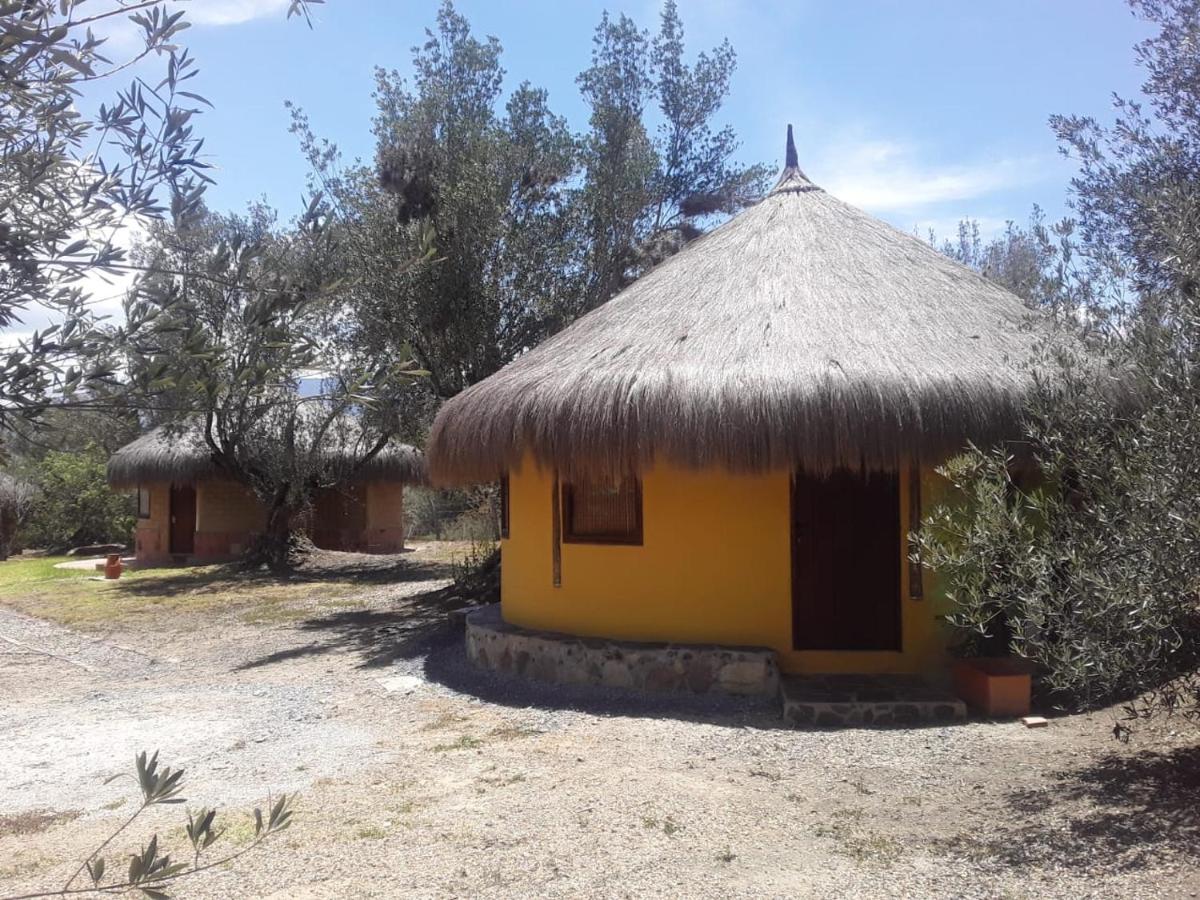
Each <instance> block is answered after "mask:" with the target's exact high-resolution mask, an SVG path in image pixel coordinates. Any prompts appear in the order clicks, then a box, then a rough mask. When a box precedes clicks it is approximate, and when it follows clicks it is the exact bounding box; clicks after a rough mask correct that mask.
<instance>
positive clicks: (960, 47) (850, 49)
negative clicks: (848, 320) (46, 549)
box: [26, 0, 1148, 327]
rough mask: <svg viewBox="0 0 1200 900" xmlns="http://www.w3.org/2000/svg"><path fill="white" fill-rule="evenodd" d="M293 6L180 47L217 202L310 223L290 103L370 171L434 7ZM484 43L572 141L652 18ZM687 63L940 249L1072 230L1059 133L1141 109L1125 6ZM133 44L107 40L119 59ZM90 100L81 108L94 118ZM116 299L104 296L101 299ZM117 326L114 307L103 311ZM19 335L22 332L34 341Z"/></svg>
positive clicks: (812, 36) (1020, 6) (847, 22)
mask: <svg viewBox="0 0 1200 900" xmlns="http://www.w3.org/2000/svg"><path fill="white" fill-rule="evenodd" d="M287 3H288V0H193V2H191V3H189V4H188V8H189V16H190V18H191V19H192V21H193V23H194V26H193V27H192V28H191V29H190V30H189V31H187V32H185V33H184V37H185V38H186V42H187V44H188V46H189V47H190V49H191V51H192V53H193V55H194V56H195V57H196V58H197V60H198V62H199V64H200V70H201V71H200V75H199V76H198V77H197V78H196V79H195V80H194V81H193V82H192V84H193V85H194V87H195V89H196V90H197V91H199V92H200V93H202V94H204V95H205V96H206V97H208V99H209V100H211V101H212V102H213V104H214V106H215V109H213V110H206V111H205V112H204V114H203V116H201V117H200V119H199V120H198V125H197V127H198V128H199V129H200V130H201V131H202V133H203V134H204V135H205V136H206V139H207V141H206V150H207V151H208V152H209V153H210V154H211V159H210V161H211V162H212V163H214V164H215V166H216V170H215V172H214V176H215V178H216V180H217V184H216V186H215V187H214V188H212V189H211V190H210V193H209V197H208V202H209V204H210V206H212V207H214V208H216V209H222V210H224V209H241V208H243V207H244V206H245V204H246V203H247V202H249V201H251V200H253V199H256V198H259V197H266V198H267V200H268V201H270V202H271V203H272V204H274V205H275V206H276V207H278V208H279V209H280V210H281V211H282V212H283V213H284V215H285V216H290V215H292V214H294V213H295V212H296V211H297V210H298V209H299V206H300V200H301V196H302V194H303V191H304V183H305V164H304V161H303V160H302V159H301V157H300V153H299V151H298V149H297V145H296V141H295V138H294V137H293V136H292V135H290V134H289V133H288V123H289V117H288V113H287V111H286V110H285V108H284V101H286V100H289V99H290V100H292V101H293V102H295V103H297V104H298V105H300V106H301V107H302V108H303V109H304V110H305V111H306V112H307V113H308V115H309V117H310V119H311V122H312V125H313V127H314V129H315V130H316V131H317V133H318V134H320V135H322V136H324V137H328V138H331V139H333V140H334V141H335V142H337V143H338V144H339V145H340V146H341V147H342V148H343V150H344V151H345V153H346V155H347V156H349V157H351V158H352V157H355V156H362V157H364V158H368V159H369V158H370V157H371V155H372V152H373V145H372V139H371V134H370V120H371V116H372V113H373V103H372V100H371V89H372V82H373V79H372V72H373V69H374V67H375V66H376V65H382V66H385V67H387V68H395V69H398V70H399V71H400V72H402V73H408V72H409V66H410V59H411V52H410V49H411V47H412V46H413V45H414V44H417V43H419V42H421V41H422V40H423V37H424V29H425V28H426V27H430V26H432V25H433V22H434V18H435V14H436V11H437V2H436V0H328V2H327V4H326V5H324V6H322V7H316V8H315V16H314V18H315V22H314V28H313V30H311V31H310V30H309V29H308V28H306V27H305V26H304V25H303V24H302V23H301V22H300V21H299V20H296V19H293V20H290V21H289V20H287V19H286V18H285V13H286V8H287ZM457 5H458V9H459V10H460V11H461V12H462V13H463V14H465V15H466V17H467V18H468V19H469V21H470V22H471V24H472V26H473V28H474V30H475V32H476V33H477V34H478V35H486V34H491V35H495V36H496V37H497V38H499V39H500V42H501V44H502V45H503V47H504V56H503V62H504V66H505V68H506V69H507V72H508V86H509V87H512V86H515V85H516V84H518V83H519V82H520V81H522V80H529V81H530V82H532V83H533V84H535V85H540V86H542V87H545V88H546V89H547V90H548V91H549V93H550V102H551V105H552V107H553V108H554V109H555V110H556V111H557V112H559V113H560V114H562V115H564V116H566V117H567V119H568V121H569V122H570V123H571V125H572V126H573V127H574V128H576V129H582V128H583V127H584V125H585V123H586V117H587V110H586V108H585V107H584V105H583V103H582V102H581V100H580V97H579V93H578V90H577V88H576V86H575V77H576V75H577V74H578V72H579V71H580V70H581V69H582V68H583V67H584V66H586V65H587V62H588V59H589V54H590V51H591V38H592V32H593V29H594V27H595V25H596V22H597V21H598V20H599V18H600V15H601V12H602V11H603V10H604V9H606V8H607V9H608V10H609V11H610V12H611V13H617V12H625V13H627V14H629V15H630V16H632V17H633V18H634V19H635V20H636V21H637V22H638V23H639V24H641V25H642V26H643V27H645V28H649V29H654V28H656V27H657V22H658V11H659V4H658V2H655V0H505V2H500V0H459V3H458V4H457ZM680 9H681V13H682V16H683V20H684V25H685V30H686V39H687V44H688V50H689V52H690V53H693V54H694V53H695V52H697V51H698V50H700V49H704V48H708V47H711V46H713V45H715V44H717V43H718V42H720V40H721V39H722V38H724V37H728V38H729V39H730V41H731V42H732V43H733V46H734V49H735V50H736V51H737V53H738V59H739V66H738V71H737V73H736V74H735V76H734V81H733V87H732V92H731V95H730V97H729V99H728V101H727V103H726V106H725V109H724V112H723V113H722V115H721V117H720V122H721V123H724V122H728V123H729V124H732V125H733V126H734V128H735V130H736V131H737V133H738V135H739V136H740V138H741V139H742V142H743V145H742V148H741V151H740V152H741V156H742V157H743V158H744V160H746V161H748V162H750V161H766V162H771V163H775V164H777V163H778V162H779V161H780V160H781V159H782V156H783V138H784V130H785V126H786V124H787V123H789V122H791V123H793V124H794V125H795V127H796V136H797V144H798V147H799V155H800V164H801V166H802V167H803V168H804V169H805V171H806V172H807V174H808V175H809V177H810V178H812V179H813V180H814V181H815V182H816V183H817V184H820V185H821V186H823V187H825V188H826V189H828V190H830V191H831V192H833V193H834V194H836V195H837V196H839V197H841V198H842V199H844V200H847V201H849V202H852V203H854V204H856V205H858V206H860V207H862V208H864V209H866V210H867V211H868V212H871V213H873V214H875V215H877V216H879V217H881V218H883V219H885V220H887V221H889V222H891V223H892V224H894V225H896V226H897V227H899V228H902V229H904V230H906V231H912V230H914V229H917V230H919V231H920V232H921V233H922V234H924V233H925V232H926V231H927V230H928V229H929V228H933V229H935V230H936V231H937V232H938V233H939V234H941V235H945V236H949V235H950V234H951V233H952V232H953V229H954V227H955V224H956V223H957V221H958V220H960V219H962V218H964V217H970V218H975V219H978V220H979V221H980V223H981V225H982V227H983V230H984V232H985V233H994V232H996V231H998V230H999V229H1000V228H1002V227H1003V224H1004V222H1005V221H1006V220H1008V219H1015V220H1018V221H1024V220H1025V219H1026V218H1027V216H1028V214H1029V211H1030V208H1031V206H1032V205H1033V204H1034V203H1035V202H1036V203H1040V204H1041V205H1042V206H1043V208H1045V209H1046V211H1047V213H1048V214H1049V215H1050V217H1051V218H1057V217H1059V216H1061V215H1063V214H1064V213H1065V212H1066V206H1065V201H1066V195H1067V189H1068V184H1069V181H1070V178H1071V176H1072V174H1073V171H1074V166H1073V164H1072V163H1071V161H1070V160H1067V159H1064V158H1062V157H1061V156H1060V155H1059V154H1058V152H1057V147H1056V144H1055V141H1054V137H1053V134H1052V133H1051V132H1050V129H1049V127H1048V125H1047V118H1048V116H1050V115H1051V114H1052V113H1055V112H1064V113H1081V114H1091V115H1097V116H1099V117H1101V118H1107V116H1108V112H1109V108H1110V97H1111V94H1112V92H1114V91H1116V92H1120V93H1124V94H1127V95H1131V94H1134V93H1136V90H1137V87H1138V85H1139V84H1140V81H1141V76H1140V74H1139V71H1138V70H1137V68H1136V66H1135V65H1134V59H1133V52H1132V46H1133V44H1134V43H1135V41H1137V40H1139V39H1141V38H1143V37H1145V36H1146V35H1147V33H1148V31H1147V28H1146V26H1145V24H1144V23H1141V22H1139V21H1138V20H1136V19H1134V18H1133V16H1132V15H1131V14H1130V12H1129V10H1128V8H1127V7H1126V5H1125V3H1124V2H1122V0H1003V2H1001V0H990V2H985V0H966V2H962V0H958V2H951V0H840V2H838V0H680ZM127 41H128V34H126V33H122V32H120V31H119V30H118V31H117V32H116V33H114V34H113V37H112V42H111V44H110V47H111V48H112V50H113V51H114V52H113V54H112V55H113V56H114V58H116V59H119V58H120V57H121V53H120V51H121V48H122V42H126V46H128V44H127ZM95 100H96V98H95V97H89V98H85V103H86V102H92V101H95ZM109 291H110V296H111V291H112V288H111V287H110V288H109ZM112 306H113V307H114V308H115V307H116V306H117V304H116V302H115V301H114V302H113V303H112ZM26 327H28V326H26Z"/></svg>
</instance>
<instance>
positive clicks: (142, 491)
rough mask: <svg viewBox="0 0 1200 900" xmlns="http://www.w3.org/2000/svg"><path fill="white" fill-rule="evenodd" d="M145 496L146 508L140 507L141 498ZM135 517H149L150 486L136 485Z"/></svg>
mask: <svg viewBox="0 0 1200 900" xmlns="http://www.w3.org/2000/svg"><path fill="white" fill-rule="evenodd" d="M143 497H145V498H146V508H145V510H143V509H142V498H143ZM137 517H138V518H139V519H149V518H150V517H151V499H150V488H148V487H146V486H145V485H141V484H139V485H138V486H137Z"/></svg>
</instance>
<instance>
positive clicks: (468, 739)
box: [432, 734, 483, 753]
mask: <svg viewBox="0 0 1200 900" xmlns="http://www.w3.org/2000/svg"><path fill="white" fill-rule="evenodd" d="M482 746H483V741H481V740H480V739H479V738H477V737H472V736H471V735H469V734H464V735H462V736H461V737H459V739H458V740H457V741H455V742H454V743H453V744H434V745H433V748H432V749H433V752H434V753H447V752H449V751H451V750H474V749H475V748H477V747H482Z"/></svg>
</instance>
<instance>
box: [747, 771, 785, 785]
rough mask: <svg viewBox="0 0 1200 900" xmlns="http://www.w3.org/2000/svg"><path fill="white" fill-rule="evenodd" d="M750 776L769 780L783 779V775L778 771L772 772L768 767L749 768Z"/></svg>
mask: <svg viewBox="0 0 1200 900" xmlns="http://www.w3.org/2000/svg"><path fill="white" fill-rule="evenodd" d="M750 776H751V777H752V778H765V779H767V781H771V782H776V781H782V780H783V776H782V775H781V774H780V773H778V772H773V771H771V770H770V769H751V770H750Z"/></svg>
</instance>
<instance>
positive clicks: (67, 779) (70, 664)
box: [0, 553, 1200, 898]
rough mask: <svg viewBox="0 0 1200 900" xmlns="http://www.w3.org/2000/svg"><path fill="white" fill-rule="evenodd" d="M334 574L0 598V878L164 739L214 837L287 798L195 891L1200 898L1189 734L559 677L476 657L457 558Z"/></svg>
mask: <svg viewBox="0 0 1200 900" xmlns="http://www.w3.org/2000/svg"><path fill="white" fill-rule="evenodd" d="M3 565H7V564H0V568H2V566H3ZM323 566H324V567H323V568H322V567H316V568H315V569H314V570H313V571H310V572H307V573H305V574H304V575H302V576H300V577H298V578H297V579H295V580H294V582H293V583H292V584H290V585H288V587H287V590H286V591H284V592H281V591H280V590H279V589H278V586H277V585H271V584H268V583H266V582H263V583H261V584H257V583H255V582H253V581H252V580H251V582H250V583H249V584H248V585H243V586H242V587H241V588H240V591H241V592H240V593H238V594H237V595H236V596H231V597H230V598H228V599H224V600H222V602H221V603H219V604H218V603H214V602H212V599H213V592H214V591H215V590H218V588H217V587H214V584H218V585H220V584H224V585H225V587H221V588H219V590H223V591H226V593H228V592H229V588H228V584H227V580H226V581H222V578H225V577H226V576H224V575H222V576H220V577H218V576H216V575H214V574H213V573H212V572H208V573H194V572H190V571H185V572H174V573H160V574H158V575H155V574H154V573H143V574H142V575H141V576H140V577H139V579H138V580H134V581H130V582H129V583H128V584H125V583H124V582H123V583H122V586H120V587H114V586H104V589H103V590H100V589H96V590H94V591H93V592H92V593H91V594H90V595H88V594H84V593H82V587H81V586H82V582H81V583H80V584H79V585H76V586H75V588H73V590H76V594H72V595H71V596H70V600H69V603H68V602H67V601H66V600H64V601H63V602H62V603H61V604H59V605H57V606H56V605H55V601H54V596H55V594H56V591H58V589H57V588H55V586H54V584H51V585H49V586H47V585H46V584H44V583H39V584H38V586H37V587H36V590H35V589H34V588H30V589H29V590H28V591H26V590H24V589H22V590H19V591H15V592H14V591H11V590H10V591H8V592H7V593H4V592H0V697H2V698H3V700H2V704H0V738H2V741H3V744H2V746H3V752H0V894H18V893H24V892H26V891H32V890H35V889H38V888H51V889H52V888H55V887H57V886H60V885H61V884H62V883H63V882H64V881H65V880H66V878H67V877H68V875H69V874H70V872H71V871H72V869H73V868H74V867H75V865H77V864H78V863H79V861H80V860H82V859H83V858H84V857H86V856H87V854H88V852H89V851H90V850H91V849H92V848H93V847H94V846H95V845H96V844H98V843H99V842H100V841H101V840H102V839H103V838H104V837H105V836H107V834H108V833H109V832H110V831H112V830H113V829H114V828H116V827H117V825H119V824H120V823H121V821H123V819H124V818H126V817H128V815H129V814H130V813H131V812H132V810H133V809H134V808H135V802H134V793H135V792H136V787H135V786H134V785H133V784H132V783H131V782H130V781H128V780H124V779H120V780H117V781H114V782H111V783H109V784H104V783H103V782H104V779H105V778H106V777H108V776H110V775H113V774H115V773H117V772H121V771H126V770H131V769H132V760H133V757H134V754H135V753H136V752H137V751H139V750H142V749H148V750H154V749H159V750H160V751H161V758H162V761H163V762H165V763H167V764H169V765H172V766H182V767H184V768H185V769H186V776H185V785H186V788H185V790H184V792H183V793H184V795H185V796H186V797H187V798H188V800H189V804H190V805H193V806H199V805H201V804H209V805H212V804H219V805H220V806H221V808H222V811H223V812H222V815H223V816H225V817H226V821H227V823H228V824H229V830H228V832H227V833H226V835H225V836H224V837H223V838H222V839H221V841H220V842H218V844H216V845H215V846H214V847H213V848H212V851H210V852H215V851H217V850H219V849H220V848H221V846H222V845H223V844H225V845H227V849H236V848H238V847H240V846H245V844H246V843H247V842H248V841H249V840H250V835H251V833H252V831H251V828H250V827H249V825H248V819H247V818H246V813H245V810H247V809H248V808H250V807H251V806H253V805H254V804H256V803H260V802H262V800H263V799H264V798H265V796H266V794H267V793H268V791H270V792H272V793H275V794H277V793H278V792H279V791H289V792H290V791H298V792H299V799H298V800H297V813H296V823H295V825H294V827H293V828H292V829H291V830H289V831H287V832H285V833H283V834H281V835H278V836H277V837H276V838H274V839H273V841H272V842H271V843H269V844H268V845H266V846H265V847H263V848H260V849H259V850H256V851H255V852H254V853H252V854H248V855H246V856H244V857H242V858H240V859H239V860H237V861H236V862H234V863H233V864H231V865H229V866H225V867H220V868H217V869H214V870H211V871H209V872H206V873H203V874H202V875H199V876H196V877H195V878H192V879H188V880H187V881H185V882H181V883H180V884H179V885H178V888H177V896H183V897H214V898H216V897H221V898H224V897H230V896H250V897H277V898H293V897H295V898H316V897H322V898H335V897H336V898H345V897H398V896H412V897H531V896H538V897H541V896H548V897H568V896H569V897H579V896H587V897H593V896H594V897H640V896H647V895H654V896H681V897H682V896H686V897H1006V898H1007V897H1011V898H1016V897H1039V898H1040V897H1105V898H1110V897H1134V898H1136V897H1153V898H1175V897H1197V896H1200V860H1198V859H1197V853H1198V851H1200V734H1198V733H1197V731H1196V730H1195V729H1194V728H1192V727H1191V726H1188V725H1185V724H1184V723H1182V722H1178V721H1168V722H1165V723H1162V724H1161V725H1156V726H1154V727H1153V728H1152V729H1143V730H1142V731H1140V732H1139V733H1137V734H1136V735H1135V736H1134V737H1133V739H1132V740H1131V741H1130V742H1129V743H1128V744H1121V743H1118V742H1116V741H1114V740H1113V739H1112V738H1111V737H1110V732H1111V729H1112V724H1113V717H1112V716H1111V715H1110V714H1107V713H1101V714H1096V715H1091V716H1074V717H1067V718H1058V719H1055V720H1054V721H1052V723H1051V725H1050V726H1049V727H1048V728H1043V729H1037V730H1031V729H1026V728H1023V727H1022V726H1020V725H1019V724H1014V723H988V722H970V723H968V724H963V725H956V726H953V727H928V728H914V729H875V730H870V729H845V730H830V731H824V730H792V729H787V728H783V727H781V723H780V721H779V719H778V715H777V712H776V710H775V709H774V707H773V706H772V705H770V704H757V705H756V704H747V703H745V702H744V701H737V702H734V701H730V700H726V701H723V702H715V701H713V700H711V699H705V700H679V699H669V698H656V699H653V700H644V699H635V698H631V697H629V696H626V695H622V694H620V693H616V692H604V691H596V690H584V689H577V690H573V691H566V690H552V689H549V688H544V687H537V686H532V685H529V684H526V683H523V682H516V681H509V680H505V679H499V678H496V677H492V676H488V675H485V674H483V673H480V672H477V671H475V670H473V669H472V668H471V667H470V666H469V665H468V664H467V662H466V660H465V657H464V656H463V652H462V647H461V643H462V641H461V631H459V630H456V629H455V627H454V626H453V625H450V624H448V622H447V619H446V615H445V613H446V611H447V610H448V609H449V608H452V607H454V606H456V605H458V601H457V600H456V599H455V598H454V597H453V595H452V592H451V591H449V590H448V589H447V585H448V583H449V582H448V575H449V571H448V567H447V566H446V565H445V556H444V554H443V555H442V556H441V557H438V556H437V555H436V554H434V555H432V556H431V555H430V554H429V553H427V554H426V556H424V557H421V556H420V554H417V553H414V554H409V555H407V556H405V557H400V558H392V559H389V560H384V561H380V560H379V559H374V560H371V561H367V560H365V559H364V558H362V557H350V556H347V557H346V558H344V559H327V560H325V562H324V564H323ZM229 577H232V576H229ZM156 578H157V579H158V580H157V581H156V580H155V579H156ZM156 590H157V591H160V592H161V591H163V590H167V591H169V593H170V594H171V602H169V603H167V602H161V599H160V600H159V601H155V600H153V599H151V598H154V597H157V596H158V595H157V594H155V591H156ZM58 592H59V593H61V594H63V595H64V596H66V595H67V594H68V593H70V592H69V591H67V590H66V589H65V588H64V589H62V590H61V591H58ZM139 592H140V593H139ZM256 594H258V595H261V596H262V597H263V598H264V599H263V600H262V603H264V604H269V614H257V613H256V607H255V603H254V600H253V597H254V596H255V595H256ZM35 595H36V599H35V600H31V599H28V598H30V597H34V596H35ZM139 596H140V597H142V598H145V602H144V603H143V604H142V605H138V603H137V598H138V597H139ZM220 596H222V597H224V596H225V595H224V594H222V595H220ZM85 603H93V604H97V605H98V606H97V607H96V608H95V609H91V610H90V611H89V610H87V609H83V608H82V607H81V604H85ZM106 609H107V610H112V611H119V612H120V614H119V615H117V614H115V613H114V614H113V615H105V614H103V613H104V611H105V610H106ZM131 610H137V611H138V612H137V614H136V615H135V614H134V613H133V612H131ZM31 613H34V614H32V615H31ZM64 622H65V623H68V624H63V623H64ZM184 819H185V813H184V809H183V808H182V807H179V806H175V807H161V808H156V809H153V810H151V811H150V812H149V813H147V814H146V816H145V818H144V820H139V822H138V823H136V824H135V825H134V827H133V828H132V829H131V832H130V833H129V836H128V839H127V838H126V837H125V836H122V837H121V838H118V840H117V841H116V842H115V843H114V845H113V848H112V849H111V850H110V851H109V852H107V856H108V858H109V860H110V867H116V869H117V871H123V870H124V868H125V865H126V863H125V862H124V860H125V859H126V858H127V855H128V853H129V852H130V851H132V850H133V849H134V845H135V843H136V839H138V838H145V837H148V836H149V834H150V833H151V832H152V831H157V832H158V834H159V837H160V842H162V843H165V844H166V845H167V846H168V847H170V848H173V849H176V850H177V851H182V850H183V849H184V847H185V846H186V839H185V838H184V835H183V830H182V827H181V824H182V822H183V821H184ZM185 855H186V854H185Z"/></svg>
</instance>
